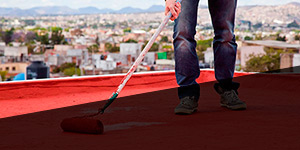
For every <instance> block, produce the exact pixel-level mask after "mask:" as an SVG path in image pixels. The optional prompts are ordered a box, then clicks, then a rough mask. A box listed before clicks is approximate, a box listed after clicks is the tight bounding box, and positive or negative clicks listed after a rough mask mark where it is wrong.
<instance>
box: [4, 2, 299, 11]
mask: <svg viewBox="0 0 300 150" xmlns="http://www.w3.org/2000/svg"><path fill="white" fill-rule="evenodd" d="M103 2H104V3H103ZM291 2H298V3H300V0H286V1H281V0H267V1H266V0H265V1H261V0H252V1H247V0H239V1H238V6H245V5H282V4H287V3H291ZM199 4H200V5H207V1H206V0H205V1H201V2H199ZM152 5H164V1H163V0H151V1H140V0H122V1H121V0H110V1H104V0H86V1H80V0H60V1H59V0H30V2H29V1H26V0H11V1H4V0H0V7H14V8H15V7H17V8H21V9H30V8H33V7H43V6H68V7H70V8H74V9H78V8H82V7H91V6H92V7H97V8H99V9H104V8H108V9H114V10H118V9H122V8H124V7H134V8H141V9H147V8H149V7H151V6H152Z"/></svg>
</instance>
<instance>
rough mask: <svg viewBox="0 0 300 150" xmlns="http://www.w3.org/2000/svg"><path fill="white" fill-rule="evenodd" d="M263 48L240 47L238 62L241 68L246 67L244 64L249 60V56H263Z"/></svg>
mask: <svg viewBox="0 0 300 150" xmlns="http://www.w3.org/2000/svg"><path fill="white" fill-rule="evenodd" d="M265 53H266V52H265V51H264V46H242V47H241V48H240V58H237V60H238V59H239V60H240V64H241V67H242V68H243V67H246V62H247V61H248V60H249V59H250V58H249V56H250V55H260V54H265Z"/></svg>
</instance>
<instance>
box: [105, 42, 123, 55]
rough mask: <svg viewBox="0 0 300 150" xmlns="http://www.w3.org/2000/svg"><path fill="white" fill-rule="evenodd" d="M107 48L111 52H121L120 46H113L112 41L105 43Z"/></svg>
mask: <svg viewBox="0 0 300 150" xmlns="http://www.w3.org/2000/svg"><path fill="white" fill-rule="evenodd" d="M105 50H107V51H109V52H111V53H116V52H120V47H117V46H115V45H114V46H113V45H112V44H110V43H105Z"/></svg>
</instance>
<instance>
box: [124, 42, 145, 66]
mask: <svg viewBox="0 0 300 150" xmlns="http://www.w3.org/2000/svg"><path fill="white" fill-rule="evenodd" d="M141 51H142V44H141V43H121V44H120V54H122V55H130V56H131V59H132V62H134V61H135V60H136V59H137V57H138V56H139V55H140V53H141Z"/></svg>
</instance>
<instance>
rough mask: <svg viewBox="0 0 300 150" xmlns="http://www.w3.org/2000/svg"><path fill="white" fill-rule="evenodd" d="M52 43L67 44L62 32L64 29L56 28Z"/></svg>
mask: <svg viewBox="0 0 300 150" xmlns="http://www.w3.org/2000/svg"><path fill="white" fill-rule="evenodd" d="M50 40H51V44H53V45H56V44H65V36H64V35H63V34H62V30H54V31H53V32H52V34H51V38H50Z"/></svg>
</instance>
